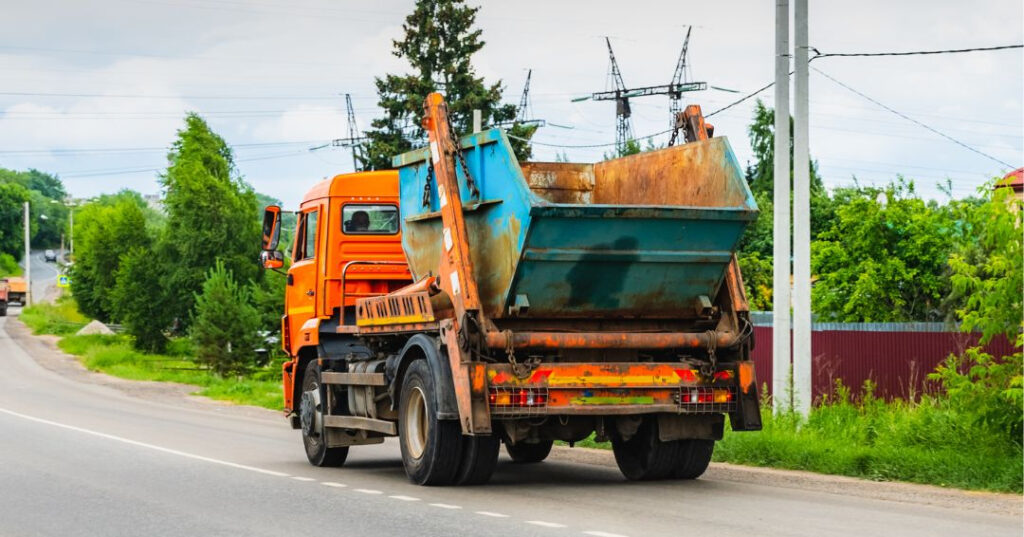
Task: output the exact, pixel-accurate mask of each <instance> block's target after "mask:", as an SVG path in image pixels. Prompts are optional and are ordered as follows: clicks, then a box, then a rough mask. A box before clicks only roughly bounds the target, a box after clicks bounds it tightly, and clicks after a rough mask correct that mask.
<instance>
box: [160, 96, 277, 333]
mask: <svg viewBox="0 0 1024 537" xmlns="http://www.w3.org/2000/svg"><path fill="white" fill-rule="evenodd" d="M168 161H169V163H170V164H169V166H168V167H167V171H166V173H164V174H163V175H162V176H161V178H160V181H161V185H162V186H163V188H164V191H165V197H164V207H165V209H166V211H167V224H166V226H165V227H164V230H163V233H162V235H161V237H160V239H159V241H158V244H157V248H156V250H157V256H158V258H159V262H160V263H161V264H162V265H163V266H164V271H165V273H166V280H165V281H164V285H163V287H164V289H165V290H166V294H167V296H166V297H165V298H166V300H165V305H166V307H167V314H168V315H169V317H170V318H171V319H174V320H175V321H176V322H177V323H180V324H181V325H185V324H187V322H188V319H189V318H190V315H189V314H190V312H191V311H192V306H193V304H194V302H195V296H196V294H197V293H198V292H199V291H200V289H201V288H202V285H203V281H204V280H205V278H206V274H207V272H208V271H209V270H210V269H211V268H213V267H214V266H215V264H216V263H217V262H218V261H220V262H223V264H224V267H225V268H226V269H227V270H228V271H230V272H231V273H232V274H233V275H234V277H235V278H237V279H238V280H239V281H248V280H256V279H258V278H259V277H260V273H259V268H258V265H257V263H256V261H255V260H256V259H257V258H258V256H259V248H260V219H259V217H258V215H259V214H260V211H259V208H258V206H257V203H256V195H255V193H254V192H253V191H252V189H251V188H250V187H249V185H247V184H246V183H245V182H244V181H243V180H242V178H241V177H240V176H239V175H238V173H237V171H236V170H235V167H234V162H233V159H232V153H231V149H230V148H229V147H228V145H227V143H225V142H224V139H222V138H221V137H220V136H218V135H217V134H216V133H214V132H213V131H211V130H210V128H209V126H208V125H207V124H206V122H205V121H203V119H202V118H200V117H199V116H198V115H196V114H194V113H190V114H188V116H186V118H185V128H184V129H182V130H179V131H178V139H177V140H176V141H175V142H174V144H173V146H172V147H171V152H170V154H169V155H168Z"/></svg>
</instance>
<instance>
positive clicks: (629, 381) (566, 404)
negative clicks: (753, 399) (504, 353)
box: [487, 363, 737, 417]
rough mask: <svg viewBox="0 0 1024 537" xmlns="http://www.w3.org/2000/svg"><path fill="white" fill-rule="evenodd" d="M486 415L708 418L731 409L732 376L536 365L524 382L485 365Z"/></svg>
mask: <svg viewBox="0 0 1024 537" xmlns="http://www.w3.org/2000/svg"><path fill="white" fill-rule="evenodd" d="M487 381H488V402H489V405H490V410H491V414H492V415H495V416H500V417H526V416H540V415H552V414H554V415H557V414H567V415H568V414H582V415H586V414H591V415H608V414H641V413H650V412H676V413H712V412H732V411H734V410H735V409H736V397H737V390H736V388H737V386H736V375H735V374H734V372H733V371H731V370H722V371H718V372H717V373H715V374H714V375H713V376H711V377H710V378H704V377H702V376H701V374H700V372H699V371H698V370H696V369H690V368H687V367H685V366H683V365H681V364H632V363H625V364H620V363H608V364H577V363H571V364H541V365H540V366H538V367H537V368H536V369H534V370H533V371H531V372H530V373H529V374H528V375H526V376H525V377H524V378H519V377H518V376H516V375H515V374H514V373H513V371H512V367H511V366H510V365H507V364H500V365H488V366H487Z"/></svg>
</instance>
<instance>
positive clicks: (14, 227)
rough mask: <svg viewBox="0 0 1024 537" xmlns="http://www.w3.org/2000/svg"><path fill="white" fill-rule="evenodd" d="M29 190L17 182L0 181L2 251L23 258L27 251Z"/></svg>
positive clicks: (0, 244) (0, 251) (0, 238)
mask: <svg viewBox="0 0 1024 537" xmlns="http://www.w3.org/2000/svg"><path fill="white" fill-rule="evenodd" d="M30 196H31V194H30V192H29V190H28V189H27V188H25V187H23V186H21V185H19V184H17V183H4V182H0V253H4V254H8V255H12V256H14V258H15V259H21V256H22V255H24V252H25V240H24V231H23V229H24V209H23V205H24V203H25V202H26V201H28V200H29V198H30Z"/></svg>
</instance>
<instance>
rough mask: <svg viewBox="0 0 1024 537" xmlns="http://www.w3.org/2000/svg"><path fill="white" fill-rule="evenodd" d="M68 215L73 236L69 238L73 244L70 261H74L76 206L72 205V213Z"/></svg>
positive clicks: (71, 244)
mask: <svg viewBox="0 0 1024 537" xmlns="http://www.w3.org/2000/svg"><path fill="white" fill-rule="evenodd" d="M68 217H69V219H70V227H71V229H70V233H71V237H70V238H69V243H70V246H71V253H70V254H69V260H70V261H74V260H75V206H74V205H72V206H71V213H70V214H69V215H68Z"/></svg>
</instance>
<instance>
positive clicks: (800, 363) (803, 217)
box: [793, 0, 812, 416]
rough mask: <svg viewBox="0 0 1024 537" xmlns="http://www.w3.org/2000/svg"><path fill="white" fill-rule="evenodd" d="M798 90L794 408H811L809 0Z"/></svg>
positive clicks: (801, 11)
mask: <svg viewBox="0 0 1024 537" xmlns="http://www.w3.org/2000/svg"><path fill="white" fill-rule="evenodd" d="M793 20H794V22H795V24H796V28H795V29H794V30H795V31H794V33H793V36H794V38H795V40H796V43H795V46H794V47H793V57H794V62H795V63H796V65H795V69H796V83H795V84H794V89H795V91H796V95H795V99H794V108H795V114H794V115H795V118H794V124H793V408H794V409H795V410H796V411H797V412H799V413H800V414H801V415H802V416H807V414H808V412H810V410H811V398H812V394H811V162H810V148H809V128H810V124H809V121H808V114H809V112H810V109H809V103H808V76H807V75H808V72H807V70H808V65H807V0H796V13H795V16H794V19H793Z"/></svg>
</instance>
